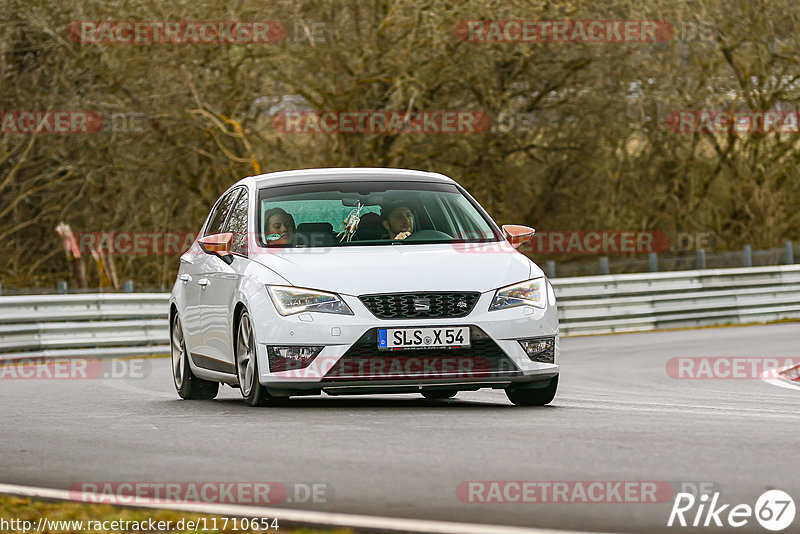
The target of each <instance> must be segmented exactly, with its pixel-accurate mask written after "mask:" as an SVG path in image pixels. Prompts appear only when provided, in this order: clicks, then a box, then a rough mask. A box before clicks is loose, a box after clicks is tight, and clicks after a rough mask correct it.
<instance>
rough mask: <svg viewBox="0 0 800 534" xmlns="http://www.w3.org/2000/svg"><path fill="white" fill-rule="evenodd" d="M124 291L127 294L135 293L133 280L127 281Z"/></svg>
mask: <svg viewBox="0 0 800 534" xmlns="http://www.w3.org/2000/svg"><path fill="white" fill-rule="evenodd" d="M122 291H124V292H125V293H133V280H125V283H124V284H122Z"/></svg>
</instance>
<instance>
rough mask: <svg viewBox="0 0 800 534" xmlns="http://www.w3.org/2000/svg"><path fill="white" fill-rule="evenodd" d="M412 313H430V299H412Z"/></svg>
mask: <svg viewBox="0 0 800 534" xmlns="http://www.w3.org/2000/svg"><path fill="white" fill-rule="evenodd" d="M414 311H431V299H414Z"/></svg>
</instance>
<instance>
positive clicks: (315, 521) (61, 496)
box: [0, 484, 598, 534]
mask: <svg viewBox="0 0 800 534" xmlns="http://www.w3.org/2000/svg"><path fill="white" fill-rule="evenodd" d="M0 493H6V494H11V495H18V496H23V497H35V498H41V499H56V500H61V501H71V502H79V503H80V502H86V501H82V500H76V499H73V498H71V496H70V491H69V490H63V489H50V488H36V487H31V486H18V485H14V484H0ZM101 497H102V495H98V499H100V498H101ZM86 504H91V503H88V502H87V503H86ZM104 504H114V505H117V504H116V503H107V502H106V503H104ZM119 506H125V507H136V508H158V509H164V510H181V511H185V512H193V513H201V514H211V515H221V516H230V517H253V518H261V517H268V518H270V519H273V518H277V519H278V521H286V522H288V523H298V524H304V525H314V526H317V527H350V528H354V529H369V530H375V531H383V532H426V533H431V534H590V533H588V532H583V531H574V530H553V529H542V528H524V527H512V526H506V525H481V524H475V523H456V522H450V521H431V520H427V519H401V518H394V517H379V516H369V515H357V514H340V513H332V512H315V511H310V510H295V509H291V508H268V507H263V506H245V505H241V504H218V503H164V502H147V503H125V504H124V505H123V504H119ZM591 534H598V533H591Z"/></svg>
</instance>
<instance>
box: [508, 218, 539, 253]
mask: <svg viewBox="0 0 800 534" xmlns="http://www.w3.org/2000/svg"><path fill="white" fill-rule="evenodd" d="M535 232H536V230H534V229H533V228H531V227H530V226H521V225H519V224H504V225H503V234H505V236H506V239H508V242H509V243H511V246H512V247H514V248H516V249H518V248H519V247H521V246H522V245H524V244H525V243H527V242H528V241H530V240H531V239H532V238H533V234H534V233H535Z"/></svg>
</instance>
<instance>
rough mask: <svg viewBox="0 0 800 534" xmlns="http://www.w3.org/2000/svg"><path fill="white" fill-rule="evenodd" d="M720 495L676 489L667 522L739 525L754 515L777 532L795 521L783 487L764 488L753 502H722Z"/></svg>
mask: <svg viewBox="0 0 800 534" xmlns="http://www.w3.org/2000/svg"><path fill="white" fill-rule="evenodd" d="M719 497H720V493H719V492H715V493H714V494H713V495H711V496H710V497H709V495H708V494H702V495H700V497H695V496H694V495H692V494H691V493H678V494H677V495H676V496H675V503H674V504H673V505H672V511H671V512H670V514H669V520H668V521H667V526H668V527H671V526H673V525H676V526H677V525H680V526H682V527H686V526H692V527H709V526H717V527H733V528H738V527H743V526H745V525H747V524H748V523H750V521H751V520H752V519H753V518H755V520H756V521H757V522H758V524H760V525H761V526H762V527H764V528H765V529H767V530H771V531H773V532H777V531H780V530H784V529H785V528H787V527H789V526H790V525H791V524H792V521H794V516H795V511H796V510H795V504H794V500H793V499H792V497H791V496H790V495H789V494H788V493H786V492H785V491H781V490H769V491H765V492H764V493H762V494H761V496H759V498H758V500H757V501H756V504H755V506H750V505H749V504H737V505H735V506H732V505H730V504H722V503H720V502H719ZM709 499H710V502H709ZM676 520H677V521H676Z"/></svg>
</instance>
